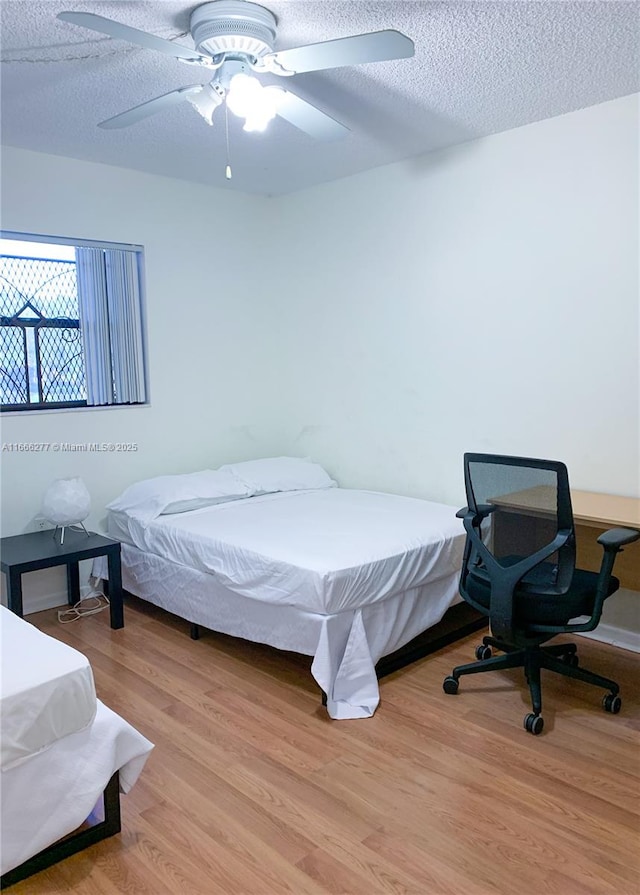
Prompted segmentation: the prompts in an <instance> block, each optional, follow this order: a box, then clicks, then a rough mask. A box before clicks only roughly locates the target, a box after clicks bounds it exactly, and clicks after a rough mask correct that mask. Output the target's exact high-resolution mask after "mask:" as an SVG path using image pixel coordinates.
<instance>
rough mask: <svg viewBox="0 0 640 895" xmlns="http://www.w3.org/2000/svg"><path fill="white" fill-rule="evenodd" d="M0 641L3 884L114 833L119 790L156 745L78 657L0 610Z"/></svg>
mask: <svg viewBox="0 0 640 895" xmlns="http://www.w3.org/2000/svg"><path fill="white" fill-rule="evenodd" d="M0 636H1V642H2V676H1V679H0V719H1V734H2V737H1V742H2V746H1V760H2V768H1V788H2V805H1V821H0V822H1V826H0V836H1V842H0V844H1V848H0V870H1V874H2V886H3V887H5V886H7V885H11V884H12V883H14V882H17V881H18V880H19V879H23V878H24V877H25V876H28V875H30V873H32V872H35V871H36V870H40V869H43V868H44V867H46V866H49V865H50V864H51V863H53V862H54V861H55V860H60V858H61V857H65V856H66V855H68V854H72V853H73V852H75V851H78V850H79V848H81V847H85V846H86V845H88V844H91V843H93V842H95V841H98V840H99V839H101V838H105V836H106V835H111V834H112V833H115V832H118V830H119V828H120V815H119V798H118V790H119V791H120V792H124V793H126V792H128V791H129V790H130V789H131V787H132V786H133V784H134V783H135V781H136V780H137V778H138V776H139V774H140V772H141V770H142V768H143V766H144V763H145V761H146V759H147V756H148V755H149V753H150V751H151V749H152V748H153V746H152V744H151V743H150V742H149V741H148V740H147V739H146V738H145V737H143V736H142V735H141V734H140V733H138V731H137V730H135V729H134V728H133V727H131V725H130V724H128V723H127V722H126V721H124V720H123V719H122V718H120V717H119V716H118V715H116V714H115V713H114V712H112V711H111V710H110V709H108V708H107V707H106V706H105V705H103V704H102V703H101V702H100V700H99V699H97V697H96V692H95V685H94V681H93V674H92V671H91V667H90V665H89V662H88V660H87V659H86V657H85V656H83V655H82V654H81V653H79V652H77V650H74V649H72V648H71V647H69V646H67V645H66V644H64V643H61V642H60V641H57V640H55V639H54V638H52V637H49V636H47V635H46V634H43V633H42V632H41V631H38V630H37V629H36V628H34V627H33V625H31V624H29V623H28V622H26V621H24V620H23V619H21V618H19V617H18V616H16V615H14V614H13V613H12V612H10V611H9V610H8V609H6V608H5V607H4V606H0ZM103 793H106V796H105V798H104V806H103V805H102V802H103V799H102V795H103ZM87 821H88V823H87ZM83 824H84V825H85V827H84V829H83V830H82V831H81V832H79V833H77V834H76V835H75V836H70V837H69V838H68V839H66V840H65V841H64V843H63V844H62V845H60V844H59V840H61V839H62V837H67V836H69V834H72V833H73V831H76V830H77V829H78V828H79V827H81V825H83Z"/></svg>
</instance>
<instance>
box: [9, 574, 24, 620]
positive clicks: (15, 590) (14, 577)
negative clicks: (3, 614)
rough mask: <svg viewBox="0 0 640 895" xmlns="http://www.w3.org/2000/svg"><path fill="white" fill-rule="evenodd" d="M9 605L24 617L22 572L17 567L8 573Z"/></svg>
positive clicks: (13, 610)
mask: <svg viewBox="0 0 640 895" xmlns="http://www.w3.org/2000/svg"><path fill="white" fill-rule="evenodd" d="M7 606H8V607H9V609H10V610H11V611H12V612H15V614H16V615H19V616H20V618H22V573H21V572H16V571H15V569H10V570H9V572H8V574H7Z"/></svg>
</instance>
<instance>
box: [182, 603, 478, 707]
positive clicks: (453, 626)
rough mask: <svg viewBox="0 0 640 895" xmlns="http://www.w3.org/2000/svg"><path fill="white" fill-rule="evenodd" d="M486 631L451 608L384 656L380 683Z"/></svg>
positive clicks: (467, 609)
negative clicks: (439, 618)
mask: <svg viewBox="0 0 640 895" xmlns="http://www.w3.org/2000/svg"><path fill="white" fill-rule="evenodd" d="M189 624H190V630H189V633H190V636H191V639H192V640H198V639H199V638H200V627H199V625H196V624H194V623H193V622H190V623H189ZM486 627H487V618H486V616H484V615H481V613H479V612H476V610H475V609H473V608H472V607H471V606H469V605H468V604H467V603H457V604H456V605H455V606H451V607H450V608H449V609H448V610H447V612H446V613H445V615H444V618H443V619H442V621H440V622H438V624H437V625H434V626H433V627H432V628H429V629H428V630H427V631H423V633H422V634H419V635H418V636H417V637H414V639H413V640H411V641H410V642H409V643H407V644H405V645H404V646H402V647H400V649H398V650H396V651H395V652H393V653H389V655H388V656H383V657H382V659H380V661H379V662H378V664H377V665H376V675H377V678H378V680H380V679H381V678H383V677H386V676H387V675H388V674H393V673H394V671H399V670H400V669H401V668H405V667H406V666H407V665H411V664H412V663H413V662H417V661H418V660H419V659H424V658H425V656H429V655H430V654H431V653H435V652H437V651H438V650H441V649H443V648H444V647H445V646H449V644H450V643H455V641H456V640H461V639H462V638H463V637H467V636H468V635H469V634H473V633H474V632H475V631H480V630H481V629H482V628H486ZM326 704H327V694H326V693H324V692H322V705H326Z"/></svg>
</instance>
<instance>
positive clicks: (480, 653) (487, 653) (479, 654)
mask: <svg viewBox="0 0 640 895" xmlns="http://www.w3.org/2000/svg"><path fill="white" fill-rule="evenodd" d="M492 655H493V654H492V652H491V647H490V646H485V645H484V644H480V646H477V647H476V659H477V660H478V662H482V661H483V659H490V658H491V656H492Z"/></svg>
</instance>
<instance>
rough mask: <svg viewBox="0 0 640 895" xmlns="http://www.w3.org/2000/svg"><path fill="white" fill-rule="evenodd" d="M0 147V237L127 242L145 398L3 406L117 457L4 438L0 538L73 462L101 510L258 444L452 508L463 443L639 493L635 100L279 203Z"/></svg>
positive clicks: (47, 434) (20, 523)
mask: <svg viewBox="0 0 640 895" xmlns="http://www.w3.org/2000/svg"><path fill="white" fill-rule="evenodd" d="M2 163H3V196H2V203H3V204H2V226H3V227H4V228H6V229H14V230H24V231H32V232H40V233H51V234H60V235H65V236H79V237H93V238H96V239H104V240H114V241H119V242H123V241H130V242H134V243H140V244H142V245H144V246H145V252H146V272H147V302H148V309H147V310H148V318H149V345H150V360H151V363H150V367H151V371H150V372H151V389H152V405H151V407H148V408H142V409H138V408H134V409H129V408H123V409H118V410H108V411H84V412H82V413H80V412H73V413H67V414H59V413H48V414H31V415H29V416H28V417H25V416H21V417H19V418H18V417H8V418H7V417H6V416H5V417H4V418H3V419H2V424H3V427H2V440H3V441H4V442H12V441H53V440H65V441H76V442H80V441H84V440H91V441H121V440H127V441H135V442H137V443H138V444H139V451H138V453H137V454H134V455H117V456H111V455H109V456H108V457H105V456H104V455H102V454H98V455H96V454H82V455H78V454H66V455H56V456H55V457H54V456H51V455H46V456H44V455H43V456H33V455H31V456H27V455H13V454H6V453H5V454H3V455H2V456H1V457H0V459H1V461H2V506H3V533H4V534H13V533H16V532H20V531H23V530H27V529H28V528H29V527H30V525H31V521H32V518H33V516H34V515H35V514H36V513H37V511H38V508H39V505H40V500H41V496H42V493H43V491H44V488H45V487H46V485H47V484H48V482H49V481H50V480H51V479H52V478H55V477H58V476H64V475H72V474H80V475H82V476H83V477H84V478H85V480H86V481H87V484H88V485H89V488H90V490H91V492H92V495H93V499H94V505H95V507H96V511H95V513H94V515H93V517H92V518H91V519H90V520H89V521H90V523H91V524H93V525H96V526H98V525H99V524H100V521H101V519H102V517H103V509H102V508H103V507H104V504H105V503H106V502H107V501H108V500H109V499H110V498H111V497H113V496H114V495H115V494H116V493H118V492H119V491H120V490H121V489H122V487H123V486H124V485H125V484H127V483H128V482H129V481H132V480H134V479H136V478H141V477H144V476H147V475H153V474H157V473H160V472H164V471H168V470H170V469H171V470H176V471H178V470H180V469H185V470H186V469H195V468H201V467H203V466H206V465H213V466H215V465H217V464H219V463H221V462H224V461H225V460H227V459H229V458H231V457H238V458H242V457H251V456H254V457H255V456H260V455H265V454H272V453H280V452H289V453H294V454H308V455H311V456H313V457H314V458H315V459H317V460H319V461H321V462H323V463H324V464H325V465H326V466H327V468H328V469H329V470H330V471H331V472H332V474H334V475H335V476H336V477H337V478H338V479H339V481H340V482H341V484H343V485H345V486H351V487H367V488H374V489H376V488H377V489H379V490H388V491H396V492H399V493H407V494H415V495H421V496H425V497H431V498H433V499H437V500H444V501H447V502H451V503H453V504H459V505H461V504H462V502H463V487H462V454H463V452H464V451H465V450H488V451H497V452H505V453H522V454H528V455H539V456H547V457H555V458H558V459H562V460H564V461H565V462H567V464H568V466H569V470H570V475H571V480H572V484H573V486H574V487H576V488H583V489H588V490H597V491H605V492H611V493H618V494H626V495H639V494H640V471H639V462H638V458H639V456H640V445H639V437H640V436H639V425H640V423H639V417H640V414H639V404H640V384H639V379H640V375H639V309H638V295H639V282H638V243H639V236H638V103H637V97H628V98H624V99H621V100H616V101H614V102H610V103H605V104H603V105H600V106H596V107H593V108H589V109H585V110H583V111H580V112H575V113H572V114H570V115H565V116H562V117H559V118H555V119H550V120H548V121H543V122H539V123H537V124H533V125H529V126H527V127H523V128H520V129H517V130H513V131H510V132H508V133H504V134H499V135H497V136H494V137H491V138H488V139H485V140H481V141H475V142H472V143H468V144H466V145H464V146H462V147H459V148H457V149H455V150H452V151H447V152H442V153H438V154H432V155H428V156H425V157H423V158H421V159H418V160H413V161H410V162H406V163H403V164H397V165H392V166H387V167H384V168H380V169H377V170H374V171H371V172H368V173H366V174H363V175H359V176H356V177H352V178H348V179H345V180H343V181H340V182H338V183H334V184H329V185H325V186H322V187H318V188H316V189H312V190H307V191H305V192H302V193H298V194H295V195H291V196H285V197H282V198H280V199H277V200H265V199H261V198H251V197H247V196H242V195H239V194H237V193H234V194H227V193H225V192H224V191H219V190H206V189H205V188H203V187H199V186H193V185H189V184H186V183H182V182H178V181H171V180H167V179H163V178H158V177H153V176H146V175H142V174H139V173H134V172H129V171H123V170H119V169H115V168H107V167H104V166H97V165H90V164H84V163H81V162H77V161H72V160H65V159H60V158H54V157H47V156H41V155H36V154H33V153H28V152H22V151H19V150H5V151H4V153H3V157H2ZM176 313H179V314H181V315H182V316H183V317H189V318H190V319H193V320H195V321H197V322H196V323H195V324H194V325H193V326H188V324H186V323H184V322H177V320H176ZM194 382H195V383H197V392H196V393H194V394H192V393H191V392H190V388H191V384H192V383H194ZM185 383H186V384H187V386H186V387H185ZM47 574H51V573H47ZM43 575H44V573H43ZM31 577H32V578H35V577H36V576H31ZM61 580H62V579H61ZM34 586H35V585H34ZM42 587H45V585H44V584H43V585H42ZM60 589H62V585H60Z"/></svg>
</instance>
